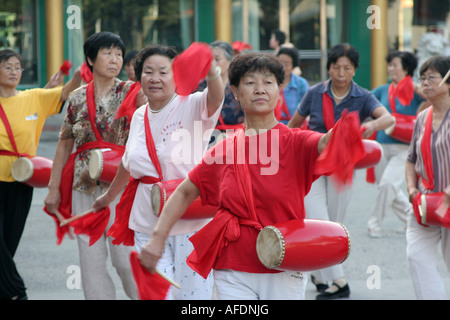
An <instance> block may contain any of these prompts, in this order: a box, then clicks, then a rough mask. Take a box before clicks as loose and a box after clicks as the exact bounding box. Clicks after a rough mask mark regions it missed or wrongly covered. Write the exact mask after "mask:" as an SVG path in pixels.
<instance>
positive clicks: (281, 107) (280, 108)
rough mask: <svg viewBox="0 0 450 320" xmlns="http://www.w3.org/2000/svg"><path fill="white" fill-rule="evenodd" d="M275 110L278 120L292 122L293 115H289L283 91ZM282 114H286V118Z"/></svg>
mask: <svg viewBox="0 0 450 320" xmlns="http://www.w3.org/2000/svg"><path fill="white" fill-rule="evenodd" d="M275 110H276V111H275V117H276V118H277V120H291V114H290V113H289V109H288V106H287V104H286V99H285V97H284V93H283V90H281V91H280V97H279V98H278V102H277V106H276V108H275ZM282 113H284V114H285V116H283V115H282Z"/></svg>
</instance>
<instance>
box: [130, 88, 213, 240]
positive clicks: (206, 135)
mask: <svg viewBox="0 0 450 320" xmlns="http://www.w3.org/2000/svg"><path fill="white" fill-rule="evenodd" d="M207 92H208V91H207V90H205V91H203V92H197V93H194V94H191V95H189V96H188V97H181V96H175V98H174V99H173V100H172V101H171V102H170V103H169V104H168V105H167V106H166V107H165V108H164V109H162V110H161V111H160V112H158V113H152V112H151V110H149V111H148V116H149V120H150V129H151V132H152V136H153V140H154V142H155V148H156V153H157V155H158V159H159V162H160V165H161V170H162V175H163V180H165V181H167V180H172V179H180V178H186V177H187V176H188V173H189V172H190V171H191V170H192V169H193V168H194V167H195V166H196V165H197V164H198V163H199V162H200V161H201V159H202V158H203V155H204V154H205V152H206V150H207V147H208V142H209V140H210V137H211V134H212V132H213V130H214V127H215V125H216V123H217V120H218V118H219V115H220V111H221V109H222V106H220V107H219V108H218V109H217V111H216V112H215V113H214V115H212V116H211V117H208V110H207V107H206V100H207ZM147 108H149V106H148V104H146V105H144V106H142V107H140V108H139V109H138V110H136V112H135V114H134V116H133V120H132V121H131V128H130V134H129V137H128V142H127V145H126V150H125V153H124V156H123V158H122V163H123V166H124V168H125V169H126V170H127V171H129V172H130V174H131V176H132V177H133V178H135V179H139V178H141V177H143V176H152V177H158V173H157V171H156V168H155V166H154V165H153V163H152V162H151V160H150V156H149V155H148V151H147V145H146V142H145V127H144V115H145V110H146V109H147ZM152 186H153V185H152V184H144V183H140V184H139V186H138V188H137V191H136V197H135V199H134V203H133V206H132V209H131V214H130V221H129V228H130V229H132V230H134V231H138V232H142V233H146V234H151V232H152V231H153V228H154V227H155V225H156V222H157V219H158V218H157V217H156V216H155V215H154V214H153V211H152V204H151V190H152ZM209 220H210V219H198V220H180V221H178V222H177V223H176V224H175V226H174V228H172V231H171V233H170V234H171V235H175V234H184V233H189V232H193V231H197V230H199V229H201V228H202V227H203V226H204V225H205V224H207V223H208V222H209Z"/></svg>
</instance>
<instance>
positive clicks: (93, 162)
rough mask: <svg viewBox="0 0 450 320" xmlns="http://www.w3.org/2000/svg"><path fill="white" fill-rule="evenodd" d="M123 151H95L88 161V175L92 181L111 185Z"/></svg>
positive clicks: (108, 149) (106, 149) (107, 149)
mask: <svg viewBox="0 0 450 320" xmlns="http://www.w3.org/2000/svg"><path fill="white" fill-rule="evenodd" d="M123 153H124V150H120V149H110V148H105V149H95V150H92V152H91V158H90V159H89V175H90V177H91V178H92V179H94V180H99V181H102V182H106V183H111V182H112V181H113V180H114V177H115V176H116V172H117V168H119V165H120V162H121V161H122V156H123Z"/></svg>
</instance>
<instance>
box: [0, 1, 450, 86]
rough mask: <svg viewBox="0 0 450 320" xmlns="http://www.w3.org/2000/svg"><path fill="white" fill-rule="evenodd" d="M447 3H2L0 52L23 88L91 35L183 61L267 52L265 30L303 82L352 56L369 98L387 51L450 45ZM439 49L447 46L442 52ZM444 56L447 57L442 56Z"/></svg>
mask: <svg viewBox="0 0 450 320" xmlns="http://www.w3.org/2000/svg"><path fill="white" fill-rule="evenodd" d="M449 3H450V1H449V0H0V48H6V47H7V48H12V49H14V50H16V51H18V52H20V53H21V54H22V55H23V56H24V60H25V71H24V74H23V80H22V84H21V87H22V88H28V87H37V86H43V85H45V83H46V82H47V80H48V78H49V76H50V75H51V74H53V73H54V72H56V71H57V70H58V68H59V66H60V65H61V64H62V63H63V62H64V60H65V59H70V60H71V61H72V62H73V64H74V65H75V66H78V65H81V63H82V62H83V61H84V57H83V43H84V40H85V39H86V38H87V37H88V36H89V35H91V34H93V33H94V32H98V31H111V32H115V33H117V34H119V35H120V36H121V38H122V39H123V40H124V42H125V44H126V46H127V50H132V49H140V48H142V47H144V46H146V45H148V44H151V43H161V44H167V45H171V46H174V47H176V49H177V50H178V51H179V52H181V51H182V50H184V49H185V48H187V47H188V46H189V44H190V43H192V42H193V41H202V42H207V43H210V42H212V41H214V40H224V41H228V42H230V43H232V42H233V41H236V40H241V41H244V42H247V43H249V44H250V45H251V46H252V47H253V50H270V48H269V39H270V35H271V32H272V30H274V29H281V30H283V31H285V32H286V34H287V38H288V42H290V43H291V44H292V45H293V46H294V47H296V48H297V49H299V51H300V58H301V69H302V72H303V76H304V77H305V78H306V79H307V80H308V81H309V82H310V83H311V84H313V83H317V82H319V81H324V80H325V79H326V78H327V70H326V55H327V51H328V50H329V48H330V47H332V46H333V45H335V44H337V43H341V42H347V43H350V44H352V45H354V46H355V47H356V48H357V49H358V50H359V52H360V67H359V69H358V70H357V74H356V76H355V81H356V82H357V83H359V84H360V85H361V86H363V87H366V88H368V89H372V88H374V87H376V86H377V85H380V84H382V83H385V82H386V81H387V80H388V79H387V72H386V63H385V60H384V59H385V56H386V55H387V53H388V51H389V50H392V49H401V50H410V51H413V52H416V51H417V50H420V43H421V42H420V40H421V38H422V37H423V35H424V34H426V33H427V32H428V31H429V30H432V32H433V33H437V34H440V35H441V36H442V39H443V40H442V41H444V42H445V41H447V40H446V39H448V38H449V33H450V30H449V27H448V25H449V24H448V22H449V12H450V5H449ZM446 46H447V45H446ZM442 53H446V52H442Z"/></svg>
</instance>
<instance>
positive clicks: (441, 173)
mask: <svg viewBox="0 0 450 320" xmlns="http://www.w3.org/2000/svg"><path fill="white" fill-rule="evenodd" d="M449 70H450V58H449V57H443V56H436V57H433V58H431V59H429V60H427V61H426V62H425V63H424V64H423V65H422V67H421V68H420V82H421V85H422V87H423V94H424V96H425V98H426V99H427V100H428V101H429V102H430V103H431V105H432V106H431V107H429V108H428V109H426V110H424V111H422V112H420V113H419V115H418V116H417V121H416V125H415V128H414V133H413V137H412V140H411V144H410V147H409V151H408V158H407V162H406V187H407V190H408V194H409V199H410V201H411V202H413V203H414V202H415V200H416V199H417V198H418V197H420V195H421V194H425V195H427V194H432V193H438V192H444V194H446V197H445V198H444V200H445V199H446V201H447V205H448V199H449V194H450V171H449V170H450V169H449V168H450V79H447V81H445V82H444V83H442V81H443V77H445V75H446V74H447V72H448V71H449ZM441 83H442V85H440V84H441ZM444 203H445V202H444ZM416 209H417V208H415V210H416ZM447 212H448V209H447ZM439 244H440V246H441V248H442V256H443V258H444V263H445V265H446V266H447V270H448V271H450V232H449V229H448V226H447V228H446V227H444V226H442V227H438V226H427V227H426V226H423V225H422V224H421V223H419V222H418V221H417V220H416V218H415V216H414V214H412V213H411V214H409V216H408V223H407V230H406V249H407V257H408V263H409V272H410V274H411V279H412V281H413V286H414V291H415V294H416V297H417V299H433V300H434V299H447V295H446V293H445V288H444V282H443V281H442V279H441V277H440V275H439V272H438V270H437V268H436V259H437V258H438V255H437V250H438V246H439Z"/></svg>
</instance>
